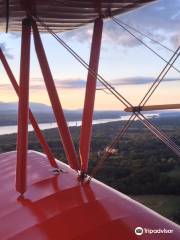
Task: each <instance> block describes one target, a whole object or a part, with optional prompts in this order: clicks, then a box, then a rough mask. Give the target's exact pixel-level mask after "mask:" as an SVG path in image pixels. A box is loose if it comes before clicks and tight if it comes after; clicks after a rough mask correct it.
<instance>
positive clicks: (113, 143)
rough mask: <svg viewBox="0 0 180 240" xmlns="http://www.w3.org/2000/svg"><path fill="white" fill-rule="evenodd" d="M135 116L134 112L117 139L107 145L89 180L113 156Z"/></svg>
mask: <svg viewBox="0 0 180 240" xmlns="http://www.w3.org/2000/svg"><path fill="white" fill-rule="evenodd" d="M135 118H136V116H135V115H134V114H132V115H131V116H130V118H129V119H128V121H126V122H125V124H124V126H123V128H122V129H121V131H120V133H119V134H118V135H117V136H116V137H115V139H114V140H113V142H112V143H111V145H110V146H108V147H107V149H106V151H104V154H103V156H102V157H101V158H100V160H99V161H98V164H97V165H96V166H95V168H94V169H93V171H92V172H91V174H90V177H89V179H88V181H91V179H92V178H93V177H94V176H95V175H96V174H97V172H98V170H99V169H100V168H102V166H103V164H104V162H105V161H106V160H107V159H108V158H109V157H110V156H111V152H112V149H113V148H114V146H115V145H116V144H117V143H118V142H119V141H120V139H122V137H123V136H125V134H126V133H127V130H128V128H129V127H130V125H131V123H132V122H133V120H134V119H135Z"/></svg>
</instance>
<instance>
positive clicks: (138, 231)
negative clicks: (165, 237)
mask: <svg viewBox="0 0 180 240" xmlns="http://www.w3.org/2000/svg"><path fill="white" fill-rule="evenodd" d="M134 232H135V234H136V235H138V236H140V235H142V234H172V233H173V230H172V229H166V228H164V229H161V228H159V229H150V228H144V229H143V228H142V227H136V228H135V231H134Z"/></svg>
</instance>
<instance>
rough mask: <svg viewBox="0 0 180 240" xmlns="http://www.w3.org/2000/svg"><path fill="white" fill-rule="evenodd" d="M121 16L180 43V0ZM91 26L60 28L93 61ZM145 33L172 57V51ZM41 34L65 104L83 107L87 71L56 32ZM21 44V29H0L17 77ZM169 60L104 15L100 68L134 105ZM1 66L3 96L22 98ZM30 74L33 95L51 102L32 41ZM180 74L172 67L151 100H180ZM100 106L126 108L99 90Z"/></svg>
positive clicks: (10, 99) (167, 42) (164, 1)
mask: <svg viewBox="0 0 180 240" xmlns="http://www.w3.org/2000/svg"><path fill="white" fill-rule="evenodd" d="M118 18H119V19H121V20H122V21H124V22H125V23H128V24H129V25H131V26H133V27H135V28H137V29H139V30H141V31H143V32H144V33H147V34H149V35H150V36H151V37H153V38H154V39H157V40H159V41H161V42H162V43H163V44H165V45H167V46H168V47H170V48H171V49H173V50H175V49H176V48H177V47H178V46H179V45H180V0H173V1H169V0H161V1H158V2H157V3H155V4H153V5H148V6H146V7H143V8H141V9H138V10H136V11H133V12H130V13H128V14H124V15H121V16H118ZM92 28H93V25H92V24H90V25H88V26H86V27H83V28H81V29H78V30H76V31H71V32H67V33H62V34H60V36H61V37H62V38H63V40H65V41H66V42H67V43H68V44H69V45H70V46H71V47H72V48H73V49H74V50H75V51H76V52H77V53H78V54H80V56H81V57H83V58H84V59H85V60H86V61H87V62H88V61H89V60H88V59H89V53H90V44H91V35H92ZM137 36H138V37H139V36H140V35H137ZM140 37H141V39H142V40H143V41H145V42H146V43H147V44H149V45H150V46H151V47H152V48H153V49H154V50H156V51H158V53H159V54H160V55H162V56H163V57H164V58H165V59H167V60H169V58H170V57H171V55H172V53H171V52H168V51H167V50H164V49H163V48H162V47H160V46H158V45H156V44H154V43H153V42H151V41H149V40H147V39H145V38H142V36H140ZM42 40H43V44H44V47H45V50H46V53H47V57H48V61H49V64H50V67H51V70H52V74H53V77H54V79H55V82H56V86H57V88H58V93H59V96H60V99H61V102H62V105H63V108H65V109H79V108H82V107H83V100H84V92H85V83H86V77H87V71H86V70H85V69H84V68H83V67H82V66H81V65H80V64H79V63H78V62H77V61H76V60H75V59H74V58H73V57H72V56H71V55H70V54H69V53H68V52H67V51H66V50H65V49H63V47H62V46H60V45H59V44H58V43H57V41H56V40H55V39H54V38H53V37H52V36H50V35H48V34H42ZM20 44H21V39H20V35H19V34H11V33H8V34H4V33H1V34H0V45H1V47H2V48H3V50H4V52H5V54H6V56H7V59H8V62H9V63H10V66H11V68H12V70H13V73H14V74H15V76H16V78H17V80H18V81H19V61H20ZM164 66H165V63H164V62H163V61H162V60H161V59H159V58H158V57H157V56H155V55H154V54H153V53H151V52H150V51H149V50H148V49H146V48H145V47H144V46H142V45H140V44H139V42H138V41H137V40H136V39H134V38H132V37H131V36H130V35H129V34H128V33H127V32H125V31H123V30H122V29H121V28H120V27H119V26H117V25H116V24H115V23H114V22H112V21H111V20H105V22H104V30H103V39H102V49H101V57H100V65H99V73H100V74H101V75H102V76H103V77H104V78H105V79H106V80H107V81H108V82H110V83H112V85H113V86H114V87H116V89H117V90H118V91H119V92H120V93H121V94H122V95H124V96H125V97H127V98H128V100H129V101H131V102H132V103H133V104H134V105H135V104H138V103H139V101H140V100H141V98H142V97H143V94H144V93H145V92H146V91H147V90H148V88H149V86H150V84H152V81H153V80H154V79H155V78H156V77H157V76H158V74H159V73H160V71H161V70H162V68H163V67H164ZM175 66H176V67H177V68H179V69H180V60H178V61H177V62H176V63H175ZM0 71H1V77H0V81H1V83H0V101H3V102H14V101H17V97H16V95H15V93H14V90H13V89H12V87H11V85H10V83H9V80H8V78H7V76H6V73H5V71H4V69H3V67H2V65H1V64H0ZM30 78H31V79H30V85H31V88H30V101H33V102H40V103H45V104H48V105H50V103H49V99H48V96H47V93H46V89H45V87H44V83H43V79H42V75H41V71H40V68H39V65H38V62H37V58H36V55H35V51H34V45H33V41H32V50H31V74H30ZM179 80H180V78H179V74H178V73H177V72H176V71H175V70H173V69H172V70H171V71H170V72H169V73H168V75H167V76H166V80H165V81H164V82H163V83H162V84H161V86H160V87H159V88H158V90H157V92H156V93H155V94H154V95H153V97H152V98H151V100H150V102H149V103H150V104H155V103H156V104H159V103H180V94H179V92H180V81H179ZM98 86H99V85H98ZM95 108H96V109H99V110H100V109H102V110H110V109H113V110H119V109H123V106H122V104H120V103H119V102H118V101H117V100H116V99H115V98H114V97H113V96H112V95H110V94H106V93H105V92H103V91H97V94H96V103H95Z"/></svg>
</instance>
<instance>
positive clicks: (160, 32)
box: [64, 0, 180, 48]
mask: <svg viewBox="0 0 180 240" xmlns="http://www.w3.org/2000/svg"><path fill="white" fill-rule="evenodd" d="M117 18H119V19H120V20H121V21H123V22H125V23H127V24H129V25H131V26H133V27H135V28H136V29H138V30H140V31H143V32H144V33H146V34H149V35H150V36H151V37H153V38H154V39H156V40H159V41H161V42H163V41H169V42H170V43H171V44H172V45H173V47H177V45H178V44H179V42H180V40H179V37H178V34H179V25H180V0H173V3H172V1H169V0H160V1H157V2H155V3H153V4H149V5H147V6H145V7H142V8H139V9H137V10H134V11H132V12H128V13H126V14H123V15H120V16H117ZM92 28H93V27H92V24H91V25H88V26H86V27H83V28H81V29H79V30H76V31H70V32H67V33H64V37H65V38H66V39H72V38H74V39H76V40H78V41H79V42H85V41H87V39H88V40H89V41H90V39H91V36H92ZM138 36H139V37H140V38H141V39H142V40H144V37H142V36H140V35H138ZM103 41H104V42H107V43H118V44H120V45H121V46H123V47H125V48H127V47H136V46H139V45H140V43H139V42H138V41H137V40H136V39H134V38H133V37H132V36H130V35H129V34H128V33H127V32H126V31H124V30H123V29H121V28H120V27H119V26H118V25H117V24H115V23H114V22H113V21H111V20H108V21H105V24H104V31H103ZM151 43H152V42H151Z"/></svg>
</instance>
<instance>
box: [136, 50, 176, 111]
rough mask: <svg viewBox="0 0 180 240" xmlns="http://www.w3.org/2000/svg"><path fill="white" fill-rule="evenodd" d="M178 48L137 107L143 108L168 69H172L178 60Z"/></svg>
mask: <svg viewBox="0 0 180 240" xmlns="http://www.w3.org/2000/svg"><path fill="white" fill-rule="evenodd" d="M179 50H180V47H178V48H177V50H176V51H175V53H174V54H173V56H172V57H171V58H170V60H169V62H168V63H167V64H166V66H165V67H164V68H163V70H162V71H161V73H160V74H159V75H158V77H157V78H156V80H155V81H154V83H153V84H152V85H151V87H150V88H149V90H148V91H147V93H146V94H145V96H144V97H143V99H142V100H141V102H140V103H139V106H144V105H145V104H146V103H147V101H148V100H149V99H150V97H151V96H152V94H153V93H154V92H155V90H156V89H157V87H158V86H159V84H160V83H161V82H162V80H163V79H164V77H165V76H166V75H167V73H168V72H169V70H170V68H171V67H172V65H173V63H174V62H175V61H176V60H177V59H178V57H179V56H180V51H179Z"/></svg>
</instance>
